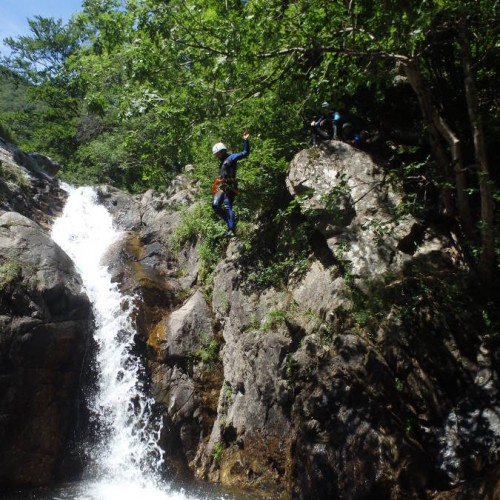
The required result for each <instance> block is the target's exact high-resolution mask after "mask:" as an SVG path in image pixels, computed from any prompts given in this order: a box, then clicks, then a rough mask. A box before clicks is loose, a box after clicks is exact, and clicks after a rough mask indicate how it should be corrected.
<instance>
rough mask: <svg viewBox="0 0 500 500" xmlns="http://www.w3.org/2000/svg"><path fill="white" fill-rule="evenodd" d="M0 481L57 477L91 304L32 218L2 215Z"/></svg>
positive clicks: (73, 417)
mask: <svg viewBox="0 0 500 500" xmlns="http://www.w3.org/2000/svg"><path fill="white" fill-rule="evenodd" d="M0 285H1V286H0V325H1V326H0V441H1V443H2V446H1V447H0V484H2V485H10V486H14V485H26V484H36V485H40V484H47V483H49V482H50V481H51V480H53V479H54V476H55V474H56V473H57V468H58V466H59V464H60V462H61V458H62V456H63V454H64V450H65V446H66V445H67V443H68V440H69V439H70V437H71V435H72V431H73V430H74V429H75V426H76V423H77V422H78V414H77V411H78V403H79V400H80V396H81V395H80V393H79V383H80V375H81V373H82V364H83V361H84V356H85V351H86V348H87V345H88V341H89V338H90V328H91V325H92V315H91V305H90V303H89V300H88V298H87V296H86V294H85V293H84V290H83V287H82V282H81V280H80V277H79V276H78V274H77V273H76V271H75V268H74V266H73V263H72V262H71V260H70V259H69V257H68V256H67V255H66V254H65V253H64V252H63V251H62V250H61V249H60V248H59V247H58V246H57V245H56V244H55V243H54V241H52V240H51V239H50V238H49V237H48V236H47V234H46V233H45V232H44V231H43V230H42V229H41V228H40V226H38V225H37V224H36V223H35V222H33V221H31V220H30V219H27V218H26V217H24V216H22V215H20V214H18V213H15V212H7V213H4V214H3V215H2V216H0Z"/></svg>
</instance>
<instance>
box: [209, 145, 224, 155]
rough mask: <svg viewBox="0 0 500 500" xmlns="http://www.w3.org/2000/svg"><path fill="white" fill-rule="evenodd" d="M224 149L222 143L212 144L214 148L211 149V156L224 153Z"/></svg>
mask: <svg viewBox="0 0 500 500" xmlns="http://www.w3.org/2000/svg"><path fill="white" fill-rule="evenodd" d="M225 149H227V148H226V146H224V144H222V142H218V143H217V144H214V147H213V148H212V154H213V155H214V154H216V153H218V152H219V151H224V150H225Z"/></svg>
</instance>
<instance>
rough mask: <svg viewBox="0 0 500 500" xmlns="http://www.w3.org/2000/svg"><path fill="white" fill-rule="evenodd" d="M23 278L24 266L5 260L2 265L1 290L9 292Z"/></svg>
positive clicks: (0, 266) (0, 275) (0, 270)
mask: <svg viewBox="0 0 500 500" xmlns="http://www.w3.org/2000/svg"><path fill="white" fill-rule="evenodd" d="M21 279H22V268H21V266H19V265H18V264H16V263H14V262H4V263H3V264H1V265H0V291H2V292H3V293H7V292H8V291H9V290H11V289H12V287H13V286H14V285H17V284H19V283H20V281H21Z"/></svg>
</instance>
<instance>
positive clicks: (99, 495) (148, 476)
mask: <svg viewBox="0 0 500 500" xmlns="http://www.w3.org/2000/svg"><path fill="white" fill-rule="evenodd" d="M65 189H67V190H68V192H69V197H68V200H67V203H66V206H65V209H64V212H63V214H62V216H61V217H60V218H59V219H58V220H57V221H55V223H54V226H53V230H52V237H53V239H54V240H55V241H56V242H57V243H58V244H59V245H60V246H61V247H62V248H63V249H64V250H65V251H66V253H67V254H68V255H69V256H70V257H71V258H72V260H73V262H74V263H75V266H76V268H77V269H78V271H79V273H80V275H81V277H82V280H83V282H84V286H85V288H86V291H87V294H88V296H89V298H90V300H91V301H92V303H93V306H94V315H95V321H96V328H95V333H94V337H95V340H96V342H97V345H98V354H97V360H96V362H97V372H98V382H97V391H96V394H95V395H93V396H92V398H91V400H90V401H88V404H89V406H90V411H91V413H92V415H93V417H92V418H94V419H96V421H97V427H98V428H99V429H100V435H99V436H98V440H97V441H98V444H97V445H95V446H94V448H93V449H92V450H90V462H91V465H90V467H89V471H88V472H87V474H86V476H88V478H87V481H86V482H85V485H83V484H82V485H81V487H82V488H84V490H85V491H84V492H83V493H82V492H81V493H80V495H79V496H78V495H77V496H71V497H64V498H82V499H89V500H93V499H95V500H116V499H120V500H127V499H138V498H147V499H177V498H179V499H181V498H182V499H185V498H188V497H187V496H186V495H185V494H184V493H183V492H182V491H181V492H175V491H172V490H171V489H170V486H169V485H168V484H165V483H162V482H161V481H160V479H159V469H160V466H161V464H162V461H163V458H162V450H161V449H160V447H159V446H158V444H157V442H158V437H159V434H160V431H161V423H160V422H159V421H158V420H155V418H154V417H153V414H152V403H153V402H152V400H151V399H150V398H149V397H148V396H147V395H146V394H145V393H144V391H143V387H142V386H141V382H140V378H141V377H140V372H141V370H142V367H141V363H140V360H139V359H138V358H137V357H136V356H134V354H133V353H132V347H133V339H134V334H135V330H134V325H133V322H132V321H131V319H130V312H131V311H130V310H128V309H127V307H125V306H124V304H125V303H127V302H128V303H131V302H132V301H131V300H128V301H127V300H126V299H127V297H123V296H122V295H121V294H120V292H119V290H118V288H117V286H116V284H114V283H112V282H111V278H110V275H109V273H108V271H107V269H106V267H104V266H102V265H101V259H102V257H103V255H104V254H105V252H106V250H107V249H108V247H109V245H110V244H111V243H113V242H114V241H115V240H116V238H117V237H118V236H119V232H117V230H116V229H115V228H114V227H113V223H112V218H111V215H110V214H109V213H108V212H107V210H106V209H105V207H103V206H102V205H99V204H97V203H96V195H95V192H94V191H93V189H92V188H89V187H84V188H79V189H75V188H71V187H69V186H66V187H65Z"/></svg>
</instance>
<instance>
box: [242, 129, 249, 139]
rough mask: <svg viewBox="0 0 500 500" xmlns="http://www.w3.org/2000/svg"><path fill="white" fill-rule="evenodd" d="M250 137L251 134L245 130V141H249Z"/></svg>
mask: <svg viewBox="0 0 500 500" xmlns="http://www.w3.org/2000/svg"><path fill="white" fill-rule="evenodd" d="M249 137H250V132H249V131H248V130H245V132H243V139H245V140H247V139H248V138H249Z"/></svg>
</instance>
